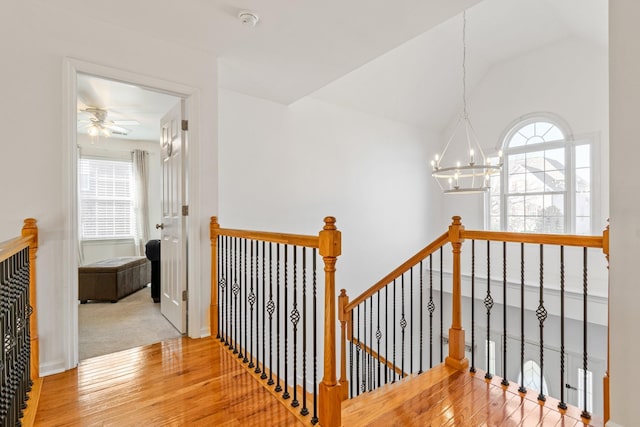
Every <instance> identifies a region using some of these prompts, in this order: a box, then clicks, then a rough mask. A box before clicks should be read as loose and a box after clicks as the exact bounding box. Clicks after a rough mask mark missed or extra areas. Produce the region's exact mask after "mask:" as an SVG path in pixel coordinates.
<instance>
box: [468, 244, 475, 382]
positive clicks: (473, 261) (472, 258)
mask: <svg viewBox="0 0 640 427" xmlns="http://www.w3.org/2000/svg"><path fill="white" fill-rule="evenodd" d="M475 307H476V241H475V240H472V241H471V367H470V368H469V372H471V373H474V374H475V372H476V308H475Z"/></svg>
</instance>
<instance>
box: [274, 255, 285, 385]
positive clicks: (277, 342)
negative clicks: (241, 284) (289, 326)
mask: <svg viewBox="0 0 640 427" xmlns="http://www.w3.org/2000/svg"><path fill="white" fill-rule="evenodd" d="M276 307H277V308H278V312H277V313H276V381H277V383H276V387H275V389H274V390H275V391H276V392H278V393H279V392H281V391H282V387H281V386H280V315H279V314H280V243H276ZM285 310H286V309H285ZM283 313H284V311H283Z"/></svg>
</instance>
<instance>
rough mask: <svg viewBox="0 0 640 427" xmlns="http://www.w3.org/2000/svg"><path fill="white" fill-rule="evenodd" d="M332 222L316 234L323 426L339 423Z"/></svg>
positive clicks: (336, 251) (336, 240)
mask: <svg viewBox="0 0 640 427" xmlns="http://www.w3.org/2000/svg"><path fill="white" fill-rule="evenodd" d="M335 223H336V219H335V218H334V217H331V216H328V217H326V218H325V219H324V228H323V229H322V231H321V232H320V234H319V247H320V255H321V256H322V259H323V260H324V285H325V286H324V376H323V377H322V381H321V382H320V385H319V386H318V391H319V396H318V398H319V402H318V403H319V405H318V409H319V418H320V422H321V424H322V426H324V427H339V426H340V425H341V424H342V421H341V416H342V391H341V386H340V384H338V382H337V380H336V276H335V274H336V261H337V260H338V256H339V255H340V252H341V233H340V231H338V229H337V228H336V224H335Z"/></svg>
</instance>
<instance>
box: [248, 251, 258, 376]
mask: <svg viewBox="0 0 640 427" xmlns="http://www.w3.org/2000/svg"><path fill="white" fill-rule="evenodd" d="M253 243H254V242H253V240H251V241H249V248H250V250H251V254H250V258H251V268H250V269H249V272H250V277H249V283H250V286H251V289H250V290H249V310H250V313H249V368H254V367H255V366H256V365H254V364H253V358H254V357H256V355H255V353H254V352H253V335H254V329H253V306H254V305H255V303H256V294H255V293H254V292H253V282H254V280H257V274H256V275H254V274H253V262H254V252H253ZM256 245H257V242H256ZM256 252H257V250H256ZM256 264H257V261H256ZM256 269H257V267H256ZM257 331H258V313H257V312H256V328H255V334H256V337H257ZM257 348H258V343H257V338H256V351H257ZM257 363H258V359H257V357H256V364H257Z"/></svg>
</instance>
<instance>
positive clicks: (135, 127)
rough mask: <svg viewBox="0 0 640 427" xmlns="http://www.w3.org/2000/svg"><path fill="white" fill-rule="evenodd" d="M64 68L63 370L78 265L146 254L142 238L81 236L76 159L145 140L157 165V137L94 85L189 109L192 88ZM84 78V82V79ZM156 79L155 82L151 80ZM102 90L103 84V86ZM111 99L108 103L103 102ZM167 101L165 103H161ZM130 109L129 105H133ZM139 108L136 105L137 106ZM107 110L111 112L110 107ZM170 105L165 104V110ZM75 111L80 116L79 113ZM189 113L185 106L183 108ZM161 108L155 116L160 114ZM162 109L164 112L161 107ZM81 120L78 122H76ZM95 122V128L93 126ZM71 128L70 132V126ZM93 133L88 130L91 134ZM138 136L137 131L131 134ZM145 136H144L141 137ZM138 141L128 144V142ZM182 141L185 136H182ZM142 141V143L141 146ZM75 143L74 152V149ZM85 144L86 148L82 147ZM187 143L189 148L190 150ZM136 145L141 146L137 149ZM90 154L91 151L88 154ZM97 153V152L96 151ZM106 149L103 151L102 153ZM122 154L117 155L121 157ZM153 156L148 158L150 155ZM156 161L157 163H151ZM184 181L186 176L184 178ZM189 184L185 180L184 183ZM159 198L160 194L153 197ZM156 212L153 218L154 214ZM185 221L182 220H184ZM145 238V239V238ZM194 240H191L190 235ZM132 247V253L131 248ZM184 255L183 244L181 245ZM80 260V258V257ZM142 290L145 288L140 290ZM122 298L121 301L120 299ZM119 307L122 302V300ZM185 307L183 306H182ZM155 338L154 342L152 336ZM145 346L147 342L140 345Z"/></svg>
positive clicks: (72, 357) (75, 336) (71, 358)
mask: <svg viewBox="0 0 640 427" xmlns="http://www.w3.org/2000/svg"><path fill="white" fill-rule="evenodd" d="M66 65H67V70H68V77H69V79H68V83H69V84H68V88H67V89H68V90H67V93H68V94H69V96H68V99H67V104H68V107H69V108H68V109H67V119H66V121H67V123H68V124H69V125H70V126H69V136H70V138H69V140H70V141H72V142H73V143H72V144H70V145H71V147H69V148H70V149H69V158H70V167H69V184H70V185H69V187H70V188H71V191H70V196H71V197H70V200H69V206H70V211H69V214H70V215H69V216H70V219H69V223H70V227H69V230H70V234H71V236H72V238H71V239H70V240H71V241H72V242H76V243H77V244H76V247H74V248H71V247H70V250H69V261H70V262H69V265H70V268H69V269H68V274H67V276H68V279H69V280H68V283H69V284H70V289H69V292H68V295H69V298H68V304H69V309H70V310H69V312H68V313H65V314H66V315H67V316H66V317H67V322H65V323H66V324H67V326H68V331H69V334H68V335H67V337H68V338H69V346H68V347H67V348H68V349H69V351H68V354H67V363H66V366H67V368H72V367H74V366H76V365H77V363H78V360H79V357H78V355H79V344H78V343H79V309H78V307H79V301H78V270H77V267H78V266H79V265H81V264H86V263H88V262H90V261H92V260H95V259H96V258H104V257H107V258H109V257H111V256H116V257H117V256H122V255H129V254H131V253H132V250H133V253H134V254H135V255H142V256H143V255H145V253H144V243H145V241H144V239H143V238H138V239H137V240H136V238H132V239H128V240H127V239H112V240H120V241H118V242H116V243H115V244H114V242H110V243H109V244H107V245H105V244H104V243H105V242H104V241H101V240H109V239H100V238H96V239H86V236H85V234H84V230H83V229H81V227H79V224H80V222H79V220H80V218H81V212H80V211H81V209H82V206H81V202H80V201H79V197H78V196H77V195H78V194H79V190H81V189H82V187H81V186H83V185H85V183H83V182H82V178H79V176H78V173H79V171H80V166H81V165H80V163H81V161H80V158H81V157H92V156H94V157H101V156H106V157H109V156H110V155H111V157H113V154H114V153H116V152H117V151H118V150H112V149H111V148H112V147H110V146H105V145H106V142H107V140H109V141H108V142H109V144H111V145H113V146H117V145H118V144H119V145H121V147H120V148H121V150H120V151H125V152H128V154H130V151H131V144H133V145H136V144H138V145H140V144H142V143H141V142H140V141H146V148H147V149H148V148H149V144H154V148H153V149H151V150H150V152H154V153H156V154H157V156H156V157H155V160H157V162H158V164H159V163H160V159H161V154H160V152H161V147H160V138H159V137H149V136H148V134H145V132H146V130H145V129H144V127H143V126H141V125H139V124H137V123H142V120H140V119H138V118H134V117H127V114H128V115H130V116H131V115H133V114H134V112H133V110H131V109H129V110H128V109H127V108H125V107H126V105H124V104H120V105H119V108H116V107H115V105H116V102H115V101H116V100H115V98H114V96H113V94H114V91H105V93H107V94H108V95H107V102H106V103H105V102H104V101H103V102H102V103H99V102H98V101H99V99H98V98H96V97H95V95H96V93H95V92H96V91H97V89H99V88H100V85H103V86H110V87H111V89H113V87H115V85H120V86H119V89H120V90H122V91H123V93H126V92H127V91H128V90H138V91H145V92H147V94H148V95H150V96H152V97H153V100H152V104H153V105H154V106H158V105H165V104H162V102H159V101H158V100H159V99H165V100H167V101H168V102H169V104H171V103H178V104H183V105H185V104H186V106H187V108H189V107H190V109H191V110H192V111H193V110H195V108H194V104H195V102H194V100H193V97H194V94H195V91H194V90H192V89H190V88H187V87H183V86H181V85H174V84H172V83H168V82H164V81H157V80H154V79H150V78H147V77H141V76H137V75H134V74H130V73H126V72H122V71H119V70H112V69H108V68H105V67H102V66H97V65H94V64H88V63H83V62H80V61H76V60H68V61H67V63H66ZM85 80H86V81H85ZM87 82H88V86H89V87H90V88H89V89H88V88H87V84H86V83H87ZM156 83H157V84H156ZM103 89H104V88H103ZM92 93H93V95H94V97H93V98H92V97H91V96H89V95H90V94H92ZM127 102H131V103H132V105H133V104H135V103H134V102H133V101H132V100H130V99H129V100H128V101H127ZM109 103H111V104H112V105H111V106H110V105H108V104H109ZM166 105H168V104H166ZM132 108H133V107H132ZM138 108H139V105H138ZM109 109H111V110H113V111H109ZM169 109H170V108H169V107H167V108H166V110H169ZM96 110H105V111H106V113H102V112H100V111H98V115H96ZM78 111H80V112H81V113H82V114H78V113H77V112H78ZM187 112H188V110H187ZM162 113H163V112H161V113H160V114H162ZM164 113H166V111H164ZM78 119H79V120H80V121H79V120H78ZM154 123H155V129H154V131H155V132H156V133H157V134H158V133H159V131H160V120H154ZM92 125H98V126H92ZM71 126H72V127H73V130H71ZM100 126H104V127H107V126H108V127H111V129H110V132H105V133H100V132H96V131H95V130H92V129H94V128H98V130H100V131H101V129H100ZM90 132H92V133H93V134H90ZM136 134H137V135H136ZM142 135H147V136H142ZM136 140H137V141H138V142H131V141H136ZM194 140H195V138H192V139H191V140H190V141H188V142H189V144H193V143H194ZM185 142H186V140H185ZM142 145H145V144H142ZM78 147H79V150H78V149H77V148H78ZM83 147H84V151H85V152H86V153H87V156H82V155H79V153H78V151H80V153H82V151H83ZM87 147H89V148H87ZM122 147H124V149H122ZM191 147H192V146H190V147H189V148H191ZM138 148H140V147H138ZM89 153H92V154H89ZM96 153H97V155H96ZM105 153H106V155H105ZM187 154H188V151H187V150H185V167H184V168H180V173H181V174H185V175H187V172H188V169H187V168H186V164H187V163H186V162H187V161H188V159H186V155H187ZM118 156H119V155H118V154H115V157H118ZM121 157H122V156H121ZM151 159H152V160H153V157H151ZM156 165H157V164H156ZM150 175H151V179H150V183H151V184H153V185H155V184H161V183H162V181H163V179H162V173H161V168H160V167H157V168H156V171H155V172H152V173H151V174H150ZM185 181H187V180H185ZM187 182H188V181H187ZM160 192H161V187H160V186H159V185H158V194H160ZM184 194H185V200H187V198H188V189H185V192H184ZM158 197H160V196H158ZM158 197H155V201H154V198H153V197H151V199H152V200H150V203H149V204H150V206H153V205H155V207H156V208H155V209H150V215H149V221H148V224H149V228H150V230H149V234H148V238H153V237H158V238H160V236H159V235H157V236H156V234H154V232H155V230H156V229H155V227H154V226H155V224H157V223H161V221H160V220H159V218H160V206H161V202H160V201H159V199H158ZM154 215H155V216H154ZM185 223H186V221H185ZM183 232H184V240H185V246H186V244H187V243H186V242H188V241H189V239H188V236H189V235H190V234H192V230H191V229H190V228H189V227H188V226H185V228H184V230H183ZM145 239H146V238H145ZM192 240H193V239H192ZM136 250H137V252H136ZM185 253H186V247H185ZM83 258H84V259H83ZM178 262H179V263H180V264H183V265H185V272H186V270H187V269H186V266H187V265H188V264H191V263H192V262H191V261H190V260H185V259H179V260H178ZM186 283H187V277H186V274H185V277H184V280H183V283H182V285H183V286H185V287H186ZM141 292H145V290H144V289H143V290H142V291H141ZM148 300H149V301H150V304H153V301H152V298H148ZM122 301H124V299H123V300H122ZM119 303H120V301H118V302H117V303H115V304H113V306H117V305H118V304H119ZM109 305H111V303H109V302H107V303H106V304H104V303H103V304H102V306H103V307H108V306H109ZM123 306H124V304H123ZM185 311H186V306H185ZM178 327H182V328H184V329H183V330H184V331H185V332H187V333H188V329H187V323H186V321H185V322H184V324H182V325H178ZM121 334H124V335H126V334H127V331H126V330H123V331H121ZM156 341H158V340H156ZM143 344H146V343H143Z"/></svg>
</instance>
